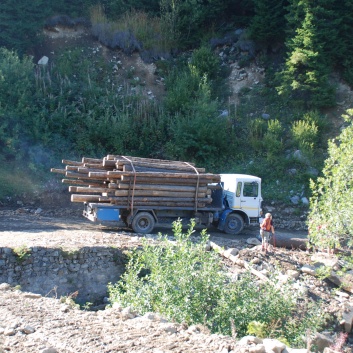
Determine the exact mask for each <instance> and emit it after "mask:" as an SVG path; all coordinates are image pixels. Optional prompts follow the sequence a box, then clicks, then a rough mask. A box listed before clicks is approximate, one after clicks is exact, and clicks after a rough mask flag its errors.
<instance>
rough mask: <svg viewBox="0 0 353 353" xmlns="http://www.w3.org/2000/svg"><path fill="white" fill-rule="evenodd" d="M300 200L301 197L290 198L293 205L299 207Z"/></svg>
mask: <svg viewBox="0 0 353 353" xmlns="http://www.w3.org/2000/svg"><path fill="white" fill-rule="evenodd" d="M299 200H300V198H299V196H297V195H295V196H292V197H291V198H290V201H291V203H292V204H294V205H298V203H299Z"/></svg>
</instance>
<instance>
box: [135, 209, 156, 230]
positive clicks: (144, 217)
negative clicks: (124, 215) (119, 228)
mask: <svg viewBox="0 0 353 353" xmlns="http://www.w3.org/2000/svg"><path fill="white" fill-rule="evenodd" d="M154 225H155V220H154V217H153V216H152V215H151V214H150V213H148V212H139V213H137V214H136V216H135V217H134V219H133V220H132V223H131V227H132V229H133V231H134V232H135V233H143V234H147V233H150V232H152V230H153V228H154Z"/></svg>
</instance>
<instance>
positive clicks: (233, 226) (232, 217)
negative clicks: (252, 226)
mask: <svg viewBox="0 0 353 353" xmlns="http://www.w3.org/2000/svg"><path fill="white" fill-rule="evenodd" d="M243 228H244V220H243V217H242V216H240V215H238V214H236V213H231V214H229V215H228V216H227V218H226V223H225V225H224V232H225V233H227V234H234V235H235V234H239V233H240V232H241V231H242V230H243Z"/></svg>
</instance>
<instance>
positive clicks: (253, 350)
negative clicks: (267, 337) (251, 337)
mask: <svg viewBox="0 0 353 353" xmlns="http://www.w3.org/2000/svg"><path fill="white" fill-rule="evenodd" d="M265 352H266V348H265V346H264V345H263V344H257V345H256V346H253V347H249V353H265Z"/></svg>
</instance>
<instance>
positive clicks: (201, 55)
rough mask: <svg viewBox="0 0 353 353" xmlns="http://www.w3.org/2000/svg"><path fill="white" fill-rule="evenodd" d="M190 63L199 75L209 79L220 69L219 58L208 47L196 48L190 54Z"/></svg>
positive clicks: (213, 77) (214, 76) (215, 75)
mask: <svg viewBox="0 0 353 353" xmlns="http://www.w3.org/2000/svg"><path fill="white" fill-rule="evenodd" d="M190 64H191V65H192V66H194V67H195V68H196V70H197V71H198V73H199V75H200V76H201V77H202V76H204V75H206V77H207V78H208V79H210V80H213V79H215V78H216V77H217V76H218V74H219V70H220V60H219V58H218V57H217V56H216V55H215V54H214V53H213V52H212V51H211V49H210V48H208V47H201V48H199V49H196V50H195V51H194V52H193V53H192V56H191V60H190Z"/></svg>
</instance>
